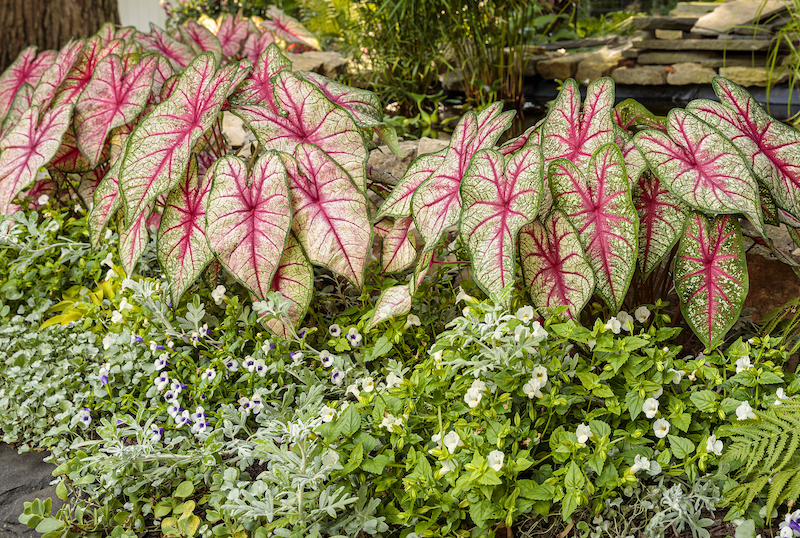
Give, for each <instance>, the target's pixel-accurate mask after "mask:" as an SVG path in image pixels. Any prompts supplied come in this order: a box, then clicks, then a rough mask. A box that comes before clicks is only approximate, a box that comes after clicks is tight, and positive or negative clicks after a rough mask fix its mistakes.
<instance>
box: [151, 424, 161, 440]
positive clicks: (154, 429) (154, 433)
mask: <svg viewBox="0 0 800 538" xmlns="http://www.w3.org/2000/svg"><path fill="white" fill-rule="evenodd" d="M162 435H164V428H159V427H158V426H156V425H155V424H153V425H152V426H150V442H151V443H155V442H158V441H160V440H161V436H162Z"/></svg>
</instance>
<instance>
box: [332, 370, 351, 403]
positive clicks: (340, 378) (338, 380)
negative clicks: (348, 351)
mask: <svg viewBox="0 0 800 538" xmlns="http://www.w3.org/2000/svg"><path fill="white" fill-rule="evenodd" d="M331 383H333V384H334V385H336V386H337V387H339V386H341V385H342V383H344V372H341V371H339V370H337V369H336V368H334V369H333V370H331ZM357 397H358V395H356V398H357Z"/></svg>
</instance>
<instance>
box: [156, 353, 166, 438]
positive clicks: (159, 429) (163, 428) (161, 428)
mask: <svg viewBox="0 0 800 538" xmlns="http://www.w3.org/2000/svg"><path fill="white" fill-rule="evenodd" d="M156 349H157V350H158V351H164V350H165V349H167V348H165V347H164V346H162V345H161V344H156ZM163 429H164V428H159V430H163Z"/></svg>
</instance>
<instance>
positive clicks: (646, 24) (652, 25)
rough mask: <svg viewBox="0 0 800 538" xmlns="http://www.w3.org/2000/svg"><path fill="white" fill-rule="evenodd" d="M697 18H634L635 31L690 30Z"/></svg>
mask: <svg viewBox="0 0 800 538" xmlns="http://www.w3.org/2000/svg"><path fill="white" fill-rule="evenodd" d="M696 22H697V17H634V18H633V25H634V26H635V27H636V29H637V30H691V29H692V28H693V27H694V25H695V23H696Z"/></svg>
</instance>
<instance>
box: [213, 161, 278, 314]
mask: <svg viewBox="0 0 800 538" xmlns="http://www.w3.org/2000/svg"><path fill="white" fill-rule="evenodd" d="M207 175H208V176H210V178H211V181H212V187H211V194H210V196H209V199H208V210H207V212H206V237H207V238H208V244H209V246H210V247H211V250H212V251H213V252H214V255H215V256H216V257H217V259H218V260H219V261H220V262H221V263H222V265H223V267H225V270H226V271H228V272H229V273H230V274H231V275H233V276H234V278H236V279H237V280H238V281H239V282H241V283H242V285H244V286H245V287H246V288H248V289H249V290H250V291H251V292H252V293H253V294H254V295H255V296H256V297H258V298H259V299H263V298H265V297H266V296H267V293H268V292H269V291H270V289H271V286H272V278H273V276H274V275H275V271H276V269H277V268H278V264H279V263H280V261H281V257H282V255H283V251H284V247H285V246H286V241H287V237H288V236H289V230H290V228H291V225H292V206H291V204H292V202H291V200H290V198H289V187H288V184H287V175H286V169H285V168H284V166H283V162H282V161H281V158H280V157H279V155H278V154H277V153H275V152H273V151H269V152H267V153H265V154H264V155H262V156H261V157H259V159H258V160H257V161H256V163H255V165H254V166H253V172H252V175H251V176H250V177H248V175H247V165H246V164H245V163H244V161H242V160H241V159H239V158H238V157H235V156H232V155H226V156H224V157H222V158H221V159H219V160H218V161H217V162H216V163H214V166H213V167H212V168H211V170H209V172H208V174H207Z"/></svg>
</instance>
